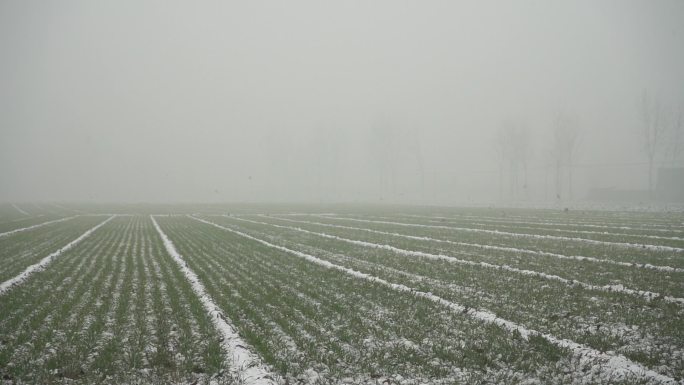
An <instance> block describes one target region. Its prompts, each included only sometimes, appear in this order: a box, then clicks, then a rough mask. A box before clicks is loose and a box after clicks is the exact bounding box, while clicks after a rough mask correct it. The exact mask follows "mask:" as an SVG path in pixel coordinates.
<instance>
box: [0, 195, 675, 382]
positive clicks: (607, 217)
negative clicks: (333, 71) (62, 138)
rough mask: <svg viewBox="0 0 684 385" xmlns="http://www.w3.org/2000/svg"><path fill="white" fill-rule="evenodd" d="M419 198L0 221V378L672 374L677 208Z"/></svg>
mask: <svg viewBox="0 0 684 385" xmlns="http://www.w3.org/2000/svg"><path fill="white" fill-rule="evenodd" d="M36 209H37V210H38V211H40V210H41V208H40V207H37V208H36ZM112 211H113V210H112ZM427 211H429V210H427V209H426V212H421V211H419V210H418V209H415V210H412V211H410V212H408V213H388V212H380V211H378V212H367V213H363V212H362V213H349V212H344V213H334V212H333V213H326V214H325V215H324V214H317V215H311V214H307V213H292V212H289V213H284V214H278V213H276V214H275V215H265V214H266V213H263V212H255V213H253V214H250V215H239V216H223V215H222V214H223V213H222V212H220V211H213V212H211V213H209V215H206V216H205V215H195V216H191V217H188V216H185V215H172V216H161V215H155V216H152V217H150V216H149V215H144V216H142V215H135V214H131V215H126V216H123V215H119V216H117V217H112V218H106V219H105V218H104V217H101V218H100V217H86V216H79V219H74V220H66V219H62V220H59V221H58V222H52V223H53V225H50V226H47V225H44V226H43V227H41V228H39V229H35V227H34V229H35V230H30V231H29V230H23V231H18V232H15V233H12V234H8V235H6V236H2V245H8V246H13V248H12V249H11V250H21V249H22V248H23V247H25V245H29V246H30V242H28V241H27V239H29V238H30V237H35V243H36V245H33V246H30V247H31V248H33V247H38V245H39V246H40V248H41V249H40V250H42V251H41V252H40V253H35V252H33V254H35V256H33V257H30V255H29V254H31V253H29V251H30V250H27V251H26V253H25V254H27V255H29V256H23V255H19V254H23V253H18V255H17V256H16V258H14V259H15V260H17V261H19V262H21V261H24V264H20V266H19V267H18V268H17V267H12V268H11V269H8V268H7V267H6V266H4V265H7V266H9V262H10V261H9V259H8V256H6V255H4V254H2V253H0V263H4V262H7V263H4V265H0V273H2V272H3V271H4V274H5V275H1V274H0V276H2V277H3V279H5V280H7V279H9V281H12V280H15V279H18V278H20V279H18V280H16V281H15V282H14V283H15V284H7V282H9V281H5V282H3V283H2V284H1V285H3V286H2V288H3V289H0V383H2V384H13V385H14V384H33V383H63V384H66V383H73V384H90V383H99V384H122V383H127V384H128V383H130V384H161V383H164V384H216V385H219V384H288V385H290V384H292V385H293V384H369V385H371V384H375V385H378V384H395V385H398V384H401V385H407V384H416V385H417V384H444V385H446V384H460V383H482V384H485V383H486V384H501V383H519V384H547V383H554V384H555V383H559V384H560V383H562V384H602V383H621V384H676V383H680V384H682V383H684V382H682V381H683V380H682V378H683V377H684V338H683V337H682V336H681V330H684V306H682V303H681V298H684V287H682V285H681V282H682V280H683V279H684V276H683V274H684V262H683V261H682V257H683V253H681V252H679V251H677V249H681V248H684V241H681V239H684V227H682V226H681V223H682V220H681V217H680V216H679V217H678V216H676V215H674V214H671V215H670V216H668V217H663V218H661V217H658V216H656V215H651V214H649V215H650V216H648V215H646V216H642V215H641V214H637V213H621V212H611V213H596V214H592V215H589V216H588V217H586V218H585V217H581V216H579V215H577V216H574V217H570V216H562V214H557V213H549V212H535V211H520V212H514V213H513V214H508V215H507V216H506V217H505V218H499V217H497V216H496V215H495V214H493V213H492V211H487V212H486V215H483V214H482V213H481V212H478V211H477V210H464V211H463V212H462V213H457V212H444V213H435V212H427ZM85 218H90V219H87V220H86V219H85ZM314 218H315V219H314ZM342 218H351V219H355V220H348V219H342ZM30 220H31V221H32V222H26V223H25V224H24V225H23V226H24V227H25V228H26V229H29V227H28V225H29V224H33V223H37V222H38V221H39V220H40V219H37V217H34V218H33V219H30ZM44 220H45V219H43V221H44ZM88 221H90V222H88ZM96 221H97V222H96ZM343 221H347V222H343ZM378 222H379V223H378ZM95 224H97V225H96V226H94V227H92V228H91V226H93V225H95ZM105 224H107V226H104V225H105ZM417 225H418V226H417ZM452 225H454V226H452ZM7 226H8V227H6V228H7V229H11V228H12V227H16V226H22V225H21V224H14V225H7ZM10 226H12V227H10ZM453 227H457V228H462V229H469V230H467V231H463V230H453V229H452V228H453ZM88 228H90V229H89V230H88V231H86V233H83V231H84V230H85V229H88ZM64 229H68V230H69V231H62V230H64ZM550 229H553V230H550ZM3 230H4V229H3ZM96 230H97V231H96ZM471 230H472V231H471ZM481 230H485V231H481ZM10 231H11V230H10ZM79 234H82V235H81V236H80V237H78V238H77V236H78V235H79ZM513 234H516V235H513ZM566 234H569V235H570V236H566ZM640 234H641V235H640ZM548 235H551V236H550V237H549V236H548ZM27 237H29V238H27ZM74 238H76V239H74ZM585 238H587V239H585ZM623 240H624V241H623ZM69 242H70V243H69ZM627 244H629V245H630V246H627ZM642 244H644V245H649V246H653V247H633V246H632V245H642ZM64 245H66V246H64ZM662 245H667V247H660V246H662ZM29 246H26V247H29ZM566 248H568V250H566ZM7 250H10V248H9V247H8V248H7ZM45 250H47V251H45ZM46 254H49V256H48V257H49V258H48V257H46V259H44V260H42V261H40V262H39V263H37V264H36V265H33V266H29V267H28V268H26V266H28V265H30V264H33V263H35V262H36V261H38V260H39V259H40V258H42V256H43V255H46ZM57 256H59V257H58V258H57ZM3 258H4V259H3ZM31 258H33V259H31ZM3 266H4V267H3ZM22 270H26V271H25V272H24V273H26V274H24V273H21V271H22ZM27 272H28V273H27ZM17 274H19V275H17ZM5 277H7V278H5ZM10 286H11V290H7V289H4V288H5V287H10Z"/></svg>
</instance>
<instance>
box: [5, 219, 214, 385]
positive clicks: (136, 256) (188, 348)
mask: <svg viewBox="0 0 684 385" xmlns="http://www.w3.org/2000/svg"><path fill="white" fill-rule="evenodd" d="M150 230H152V232H151V231H150ZM153 231H154V230H153V229H151V224H150V223H149V219H148V218H146V217H131V218H118V219H115V220H114V221H112V222H111V223H109V224H108V225H106V226H103V227H102V228H101V229H99V230H98V231H97V232H95V233H94V234H93V235H92V236H91V237H90V238H88V239H86V240H84V241H83V242H82V243H80V244H79V246H78V247H76V248H74V249H72V250H70V251H68V252H66V253H64V254H63V255H61V256H60V257H59V258H57V259H55V260H54V261H53V262H52V263H51V264H50V266H49V268H48V269H47V270H45V271H42V272H37V273H35V274H34V275H33V276H32V277H31V279H29V280H27V281H26V282H24V283H23V284H22V285H20V286H18V287H15V288H14V289H13V290H12V291H10V292H9V293H7V294H6V295H4V296H2V297H0V304H1V306H2V308H3V310H5V309H6V310H7V311H6V312H0V313H2V314H0V325H2V326H1V327H0V330H2V333H3V340H5V341H6V343H5V344H3V347H2V350H0V367H2V368H4V369H2V370H3V371H4V373H3V375H4V376H7V377H9V378H13V379H17V380H19V381H26V382H52V381H55V380H58V379H60V378H64V377H66V378H71V379H72V380H76V381H79V382H84V383H89V382H93V381H100V380H101V379H103V378H109V379H110V381H115V382H117V381H123V382H128V381H130V380H131V379H135V380H137V381H140V380H149V381H160V380H161V379H164V380H167V381H168V382H171V381H179V380H182V379H184V378H190V376H192V372H193V371H195V372H200V371H203V372H208V373H212V372H217V371H218V368H219V366H220V363H221V361H222V360H221V352H220V349H218V348H217V344H218V341H217V336H216V333H215V331H214V330H213V328H212V327H211V323H210V321H209V320H207V318H206V314H204V312H203V311H202V309H201V306H200V307H197V305H196V302H197V299H196V298H194V296H193V295H192V291H191V290H190V288H189V287H188V284H187V282H185V281H184V280H183V277H182V275H179V272H178V270H177V268H175V266H174V265H173V262H171V261H170V259H169V258H168V256H167V255H166V254H164V253H163V251H162V250H161V249H160V248H159V240H158V237H156V234H154V232H153ZM179 320H180V321H181V322H178V321H179ZM212 349H213V350H212ZM119 383H121V382H119Z"/></svg>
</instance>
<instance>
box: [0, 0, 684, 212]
mask: <svg viewBox="0 0 684 385" xmlns="http://www.w3.org/2000/svg"><path fill="white" fill-rule="evenodd" d="M683 20H684V2H683V1H680V0H673V1H664V0H658V1H478V2H475V1H472V2H460V1H339V2H328V1H287V2H285V1H268V2H266V1H244V2H227V1H200V2H189V1H142V2H141V1H111V2H105V1H71V0H67V1H33V0H28V1H27V0H21V1H19V0H17V1H14V0H2V1H0V55H1V59H2V60H0V200H8V201H26V200H54V201H63V200H67V201H133V202H137V201H163V202H170V201H278V202H282V201H310V202H319V201H325V202H331V201H337V202H339V201H345V202H351V201H365V202H376V201H379V200H380V199H382V200H383V201H390V202H405V203H440V204H444V203H447V204H457V203H461V202H468V201H481V202H484V201H494V200H496V199H498V198H499V195H498V188H497V185H498V174H497V170H498V164H497V160H496V153H495V151H494V148H493V138H494V136H495V133H496V131H497V130H498V129H499V128H500V127H501V126H502V122H505V121H510V120H514V121H518V122H522V124H523V125H524V126H526V127H528V129H529V131H530V133H531V135H532V138H533V139H532V142H531V150H530V151H531V153H530V160H529V168H530V173H531V176H530V187H529V189H530V193H529V195H528V196H527V197H525V199H530V200H532V199H541V198H543V196H544V191H543V190H544V187H543V186H542V185H541V183H542V173H543V168H544V167H543V166H544V160H543V159H544V151H545V149H546V148H548V147H549V146H550V141H551V137H552V134H551V126H552V122H553V120H554V117H555V116H556V115H557V114H558V113H560V112H565V113H569V114H572V115H575V116H577V118H578V121H579V127H580V129H581V142H580V145H579V147H578V153H577V157H576V159H575V161H576V162H577V163H582V164H597V163H598V164H603V163H611V164H612V163H638V162H644V161H645V157H644V156H643V154H642V153H641V148H640V143H639V140H638V139H639V137H638V134H639V131H638V128H639V124H640V115H639V98H640V96H641V94H642V91H643V90H644V89H647V90H648V92H649V94H651V95H652V96H653V97H657V98H658V99H659V100H661V102H662V104H663V106H665V107H667V108H670V109H672V110H673V111H677V110H678V109H681V108H684V70H683V69H684V22H682V21H683ZM645 172H646V171H645V168H644V167H643V166H619V167H599V168H594V169H581V170H579V171H578V172H577V174H576V177H575V179H576V184H577V187H576V190H577V194H576V195H578V196H581V195H582V194H583V193H585V192H586V191H587V189H589V188H592V187H619V188H645V183H646V176H645V175H646V174H645Z"/></svg>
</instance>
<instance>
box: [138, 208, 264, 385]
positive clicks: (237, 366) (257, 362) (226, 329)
mask: <svg viewBox="0 0 684 385" xmlns="http://www.w3.org/2000/svg"><path fill="white" fill-rule="evenodd" d="M150 218H151V219H152V223H153V224H154V227H155V228H156V229H157V232H158V233H159V236H160V237H161V239H162V241H163V242H164V247H165V248H166V251H167V252H168V253H169V255H171V257H172V258H173V259H174V260H175V261H176V263H178V265H179V266H180V269H181V271H182V272H183V274H184V275H185V277H186V278H187V279H188V281H189V282H190V284H191V285H192V289H193V291H194V292H195V294H197V296H198V297H199V298H200V300H201V301H202V305H204V309H205V310H206V312H207V313H209V315H210V317H211V319H212V320H213V322H214V325H215V326H216V329H217V330H218V331H219V333H220V334H221V336H222V337H223V342H222V344H223V348H224V349H225V352H226V358H227V360H228V364H229V370H231V371H233V372H234V373H235V374H236V376H237V378H241V379H242V380H243V381H242V382H241V383H242V384H251V385H261V384H263V385H275V384H276V381H275V378H276V376H275V375H274V374H273V373H271V371H270V370H269V369H268V368H267V367H266V366H265V365H264V364H263V363H262V362H261V358H260V357H259V356H257V355H256V354H255V353H253V350H252V349H250V347H249V345H248V344H247V342H245V341H244V340H243V339H242V338H241V337H240V335H239V334H238V332H237V330H236V329H235V327H234V326H233V324H232V323H231V321H230V320H229V319H228V318H227V317H225V315H224V314H223V313H222V312H221V310H220V308H219V307H218V306H217V305H216V304H215V303H214V301H213V300H212V299H211V297H210V296H209V294H208V293H207V291H206V289H205V288H204V285H202V283H201V282H200V281H199V278H198V277H197V275H196V274H195V272H193V271H192V270H191V269H190V268H189V267H188V265H187V263H186V262H185V260H183V257H182V256H181V255H180V253H178V251H177V250H176V247H175V246H174V245H173V242H171V240H170V239H169V237H168V236H167V235H166V234H165V233H164V231H162V229H161V227H159V224H158V223H157V220H156V219H154V217H153V216H151V215H150Z"/></svg>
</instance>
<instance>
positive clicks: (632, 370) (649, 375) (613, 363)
mask: <svg viewBox="0 0 684 385" xmlns="http://www.w3.org/2000/svg"><path fill="white" fill-rule="evenodd" d="M190 218H192V219H194V220H196V221H199V222H202V223H206V224H207V225H211V226H214V227H217V228H219V229H223V230H226V231H229V232H231V233H234V234H237V235H240V236H242V237H244V238H247V239H251V240H253V241H256V242H258V243H261V244H262V245H265V246H268V247H271V248H273V249H277V250H280V251H284V252H286V253H289V254H292V255H295V256H298V257H301V258H303V259H305V260H307V261H309V262H312V263H315V264H318V265H320V266H323V267H326V268H329V269H334V270H338V271H341V272H344V273H346V274H349V275H351V276H354V277H357V278H360V279H365V280H367V281H370V282H375V283H378V284H381V285H383V286H386V287H389V288H391V289H394V290H396V291H400V292H405V293H410V294H412V295H414V296H416V297H421V298H425V299H427V300H430V301H432V302H435V303H438V304H440V305H443V306H445V307H447V308H449V309H451V310H453V311H455V312H457V313H462V314H467V315H468V316H470V317H472V318H474V319H476V320H479V321H482V322H485V323H491V324H495V325H498V326H500V327H502V328H504V329H506V330H508V331H510V332H518V333H520V335H521V336H522V337H523V338H525V339H527V338H529V337H532V336H540V337H542V338H544V339H546V340H547V341H549V342H550V343H552V344H554V345H557V346H559V347H561V348H567V349H569V350H570V351H571V352H572V353H573V354H575V355H576V356H577V357H579V358H580V361H581V362H583V363H588V362H596V361H600V362H597V363H599V364H601V367H602V368H603V369H604V370H607V372H606V373H605V374H604V377H605V378H604V379H605V380H606V381H609V380H610V381H616V380H618V381H619V380H620V379H623V378H628V377H629V376H630V375H631V376H636V377H639V378H644V379H646V380H649V381H651V382H656V383H662V384H676V381H675V380H674V379H673V378H671V377H667V376H664V375H662V374H660V373H657V372H654V371H652V370H650V369H648V368H646V367H644V366H642V365H640V364H638V363H635V362H633V361H631V360H629V359H628V358H627V357H625V356H622V355H619V354H607V353H602V352H599V351H598V350H595V349H592V348H590V347H588V346H585V345H582V344H579V343H577V342H574V341H571V340H567V339H561V338H558V337H554V336H552V335H550V334H546V333H541V332H538V331H536V330H533V329H528V328H526V327H524V326H522V325H518V324H516V323H515V322H512V321H508V320H506V319H503V318H500V317H497V316H496V315H495V314H493V313H490V312H488V311H483V310H476V309H473V308H469V307H465V306H463V305H460V304H458V303H455V302H451V301H447V300H446V299H444V298H442V297H439V296H436V295H434V294H432V293H426V292H422V291H417V290H415V289H413V288H411V287H408V286H405V285H402V284H397V283H392V282H389V281H386V280H384V279H382V278H379V277H376V276H373V275H370V274H366V273H362V272H360V271H356V270H354V269H350V268H347V267H344V266H340V265H336V264H334V263H332V262H329V261H326V260H323V259H320V258H317V257H314V256H313V255H309V254H306V253H302V252H300V251H296V250H292V249H288V248H287V247H284V246H279V245H275V244H273V243H270V242H267V241H264V240H262V239H259V238H256V237H253V236H251V235H249V234H245V233H243V232H241V231H238V230H234V229H231V228H229V227H225V226H221V225H218V224H216V223H213V222H210V221H207V220H204V219H201V218H196V217H190Z"/></svg>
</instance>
